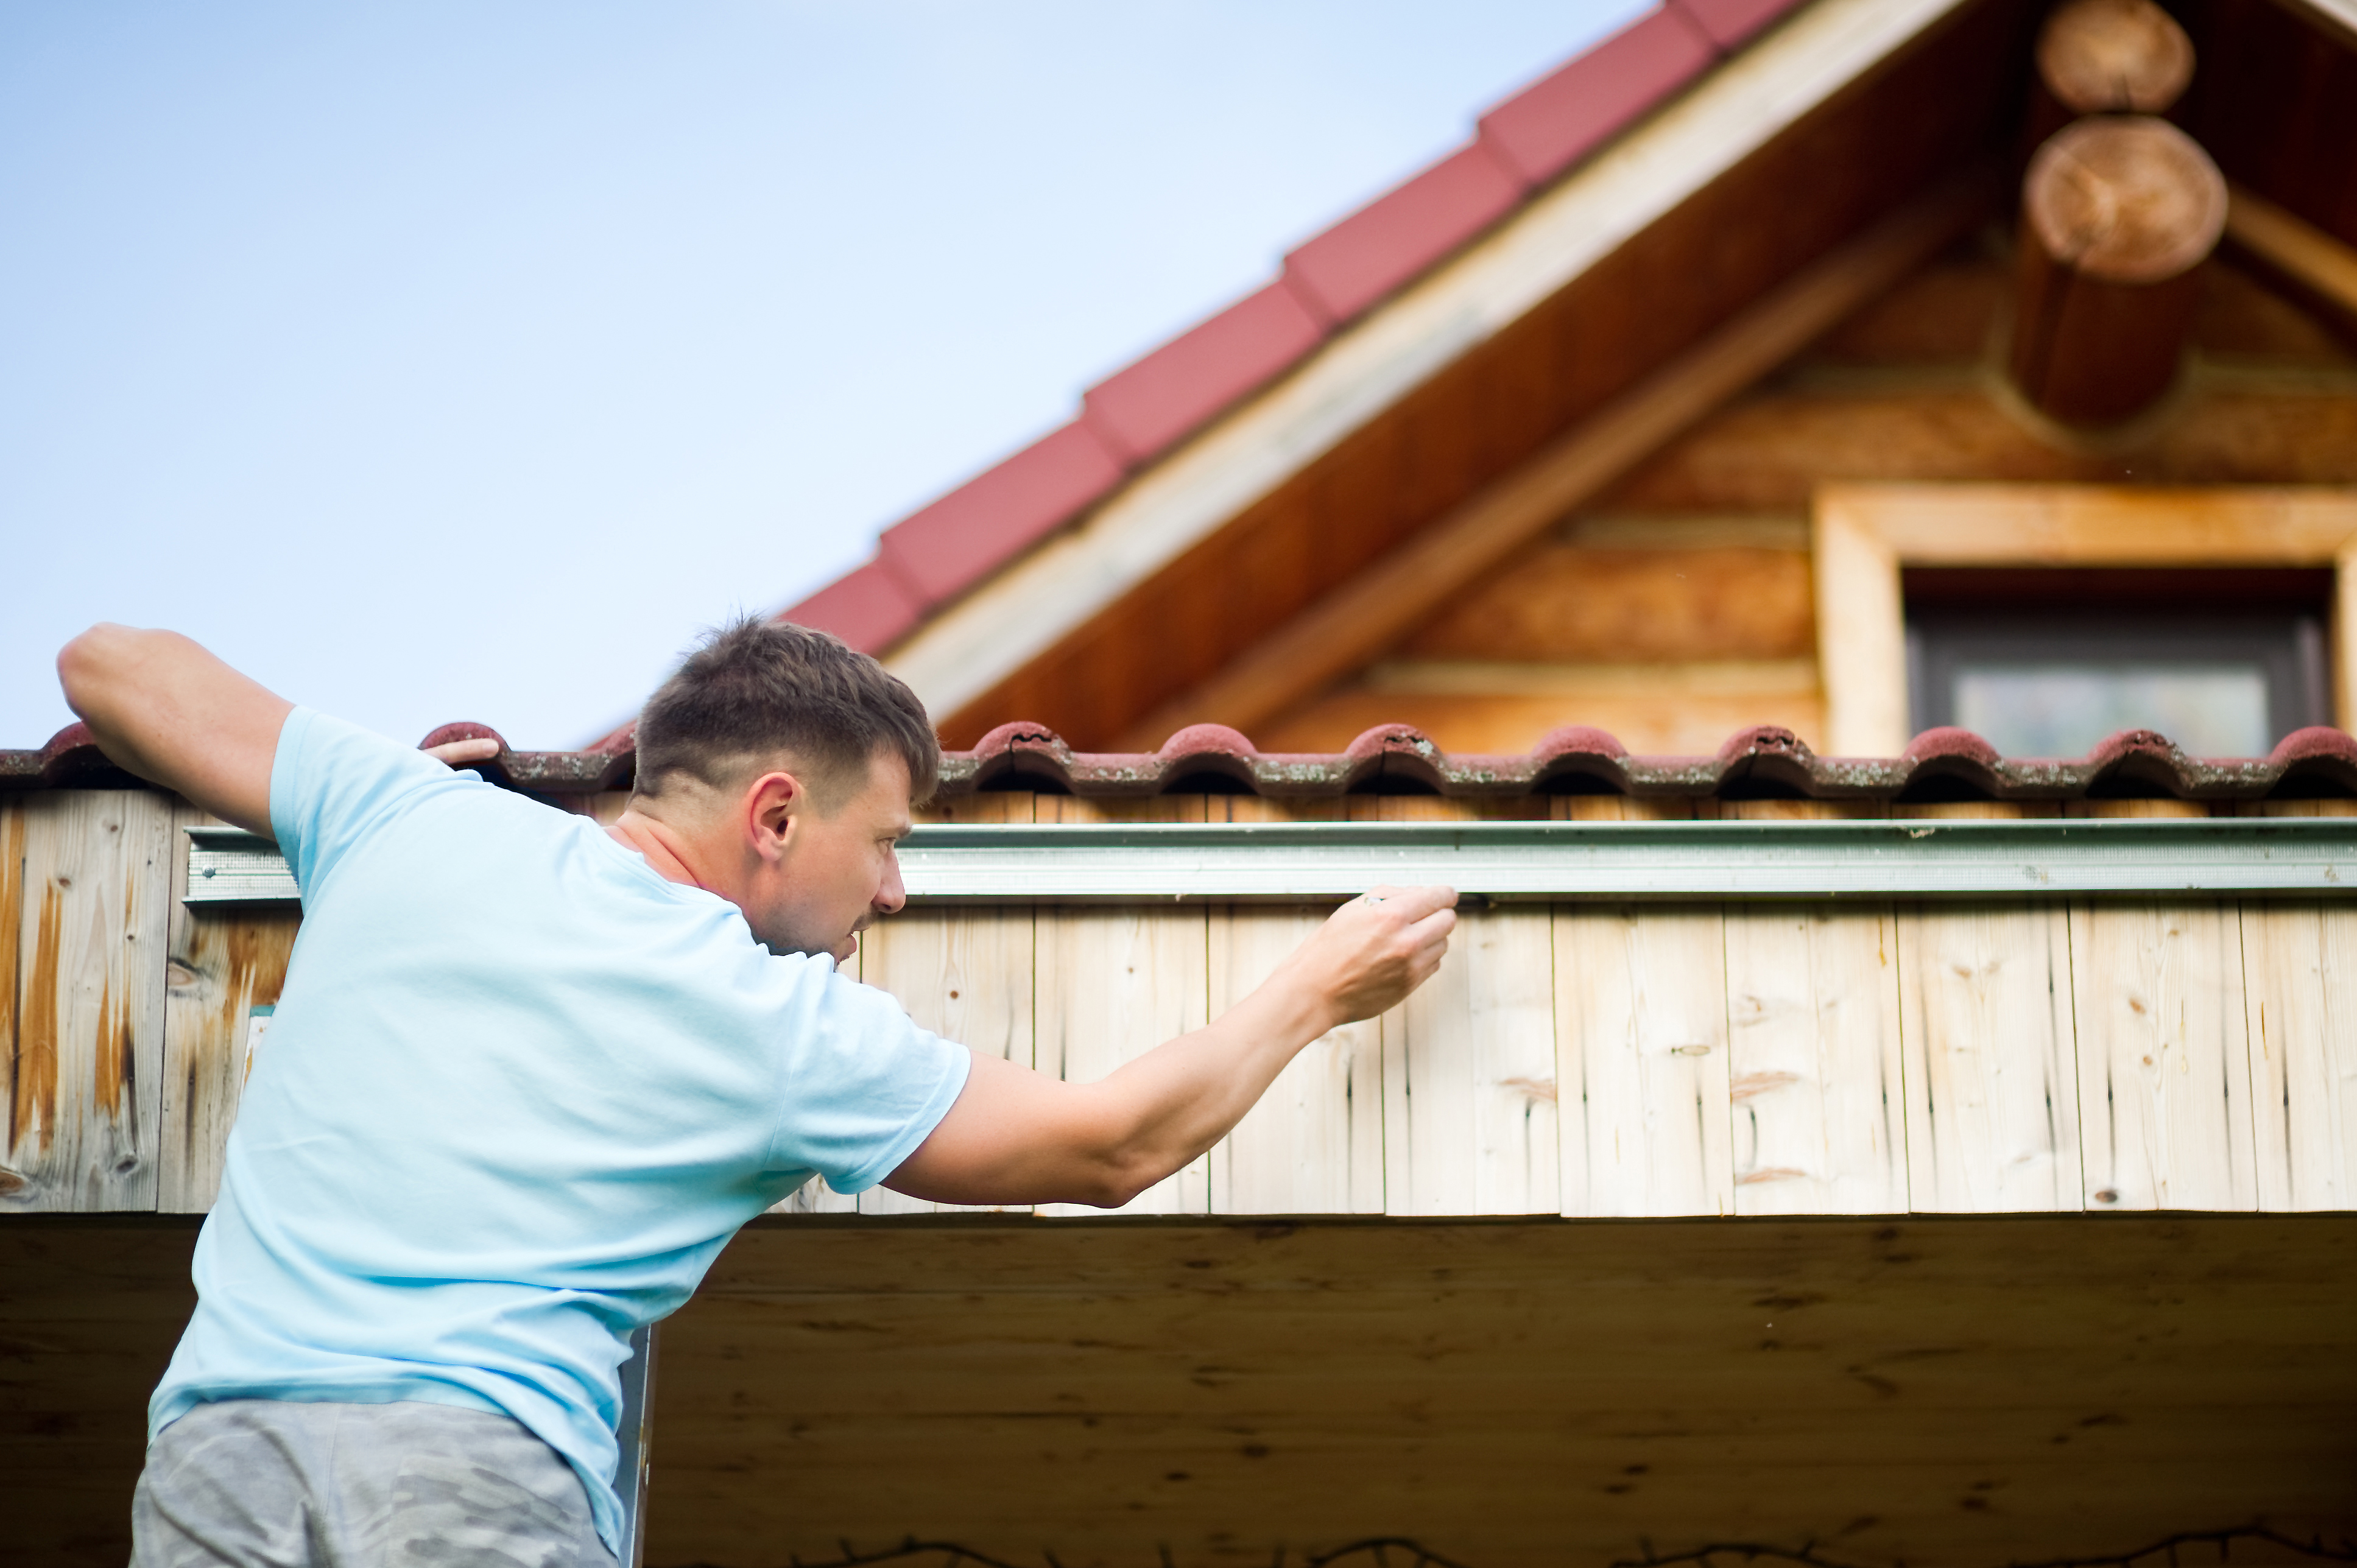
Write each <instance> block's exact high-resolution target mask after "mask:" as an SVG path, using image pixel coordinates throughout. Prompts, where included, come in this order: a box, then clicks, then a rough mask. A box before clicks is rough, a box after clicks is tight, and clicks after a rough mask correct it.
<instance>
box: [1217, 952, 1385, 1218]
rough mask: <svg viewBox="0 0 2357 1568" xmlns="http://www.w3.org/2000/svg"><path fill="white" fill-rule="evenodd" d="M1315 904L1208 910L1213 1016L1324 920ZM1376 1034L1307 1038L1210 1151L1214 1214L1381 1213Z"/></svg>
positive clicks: (1353, 1028) (1369, 1025)
mask: <svg viewBox="0 0 2357 1568" xmlns="http://www.w3.org/2000/svg"><path fill="white" fill-rule="evenodd" d="M1326 914H1327V912H1326V911H1325V910H1324V909H1322V908H1259V907H1251V906H1244V907H1228V908H1215V909H1213V910H1212V911H1211V933H1210V940H1211V1016H1212V1017H1214V1018H1216V1017H1218V1016H1219V1015H1221V1014H1222V1013H1224V1012H1226V1011H1227V1010H1228V1009H1229V1008H1231V1007H1232V1006H1234V1005H1235V1004H1237V1003H1239V1002H1241V1001H1243V999H1244V998H1245V997H1246V996H1248V995H1250V994H1251V993H1252V992H1253V990H1254V988H1255V987H1256V986H1258V985H1259V984H1260V983H1261V982H1262V981H1264V980H1265V979H1267V978H1268V976H1269V975H1270V974H1271V973H1272V972H1275V969H1276V966H1277V965H1278V964H1280V963H1282V962H1284V961H1285V960H1286V957H1287V956H1288V955H1290V954H1291V953H1292V951H1293V950H1294V949H1295V948H1297V947H1299V946H1300V945H1301V943H1302V942H1303V941H1304V940H1306V939H1307V938H1308V936H1309V935H1310V933H1312V932H1314V931H1315V930H1317V929H1318V927H1319V926H1320V925H1321V924H1323V923H1324V922H1325V919H1326ZM1211 1212H1212V1213H1214V1214H1381V1213H1382V1212H1383V1031H1382V1026H1381V1025H1380V1023H1379V1022H1378V1021H1377V1020H1374V1019H1369V1020H1367V1021H1366V1022H1364V1023H1361V1024H1351V1025H1346V1026H1343V1027H1341V1028H1340V1029H1337V1030H1335V1031H1334V1032H1333V1033H1331V1034H1329V1035H1325V1036H1320V1037H1319V1038H1318V1039H1316V1040H1313V1041H1311V1042H1310V1043H1309V1044H1308V1046H1307V1047H1303V1049H1302V1051H1301V1054H1300V1055H1298V1056H1297V1057H1295V1058H1293V1060H1292V1061H1291V1062H1290V1063H1288V1064H1287V1065H1286V1069H1285V1070H1284V1071H1283V1072H1280V1073H1279V1074H1277V1076H1276V1081H1275V1083H1273V1084H1271V1085H1270V1086H1269V1089H1268V1092H1267V1093H1266V1094H1264V1095H1263V1096H1261V1099H1260V1102H1259V1103H1258V1104H1256V1105H1254V1107H1253V1108H1252V1110H1250V1111H1248V1112H1245V1113H1244V1118H1243V1121H1242V1122H1238V1123H1237V1124H1236V1127H1235V1130H1234V1131H1233V1132H1232V1133H1229V1134H1228V1135H1227V1136H1226V1137H1225V1138H1223V1139H1222V1140H1221V1141H1220V1143H1219V1144H1218V1145H1217V1146H1216V1147H1214V1148H1213V1149H1212V1151H1211Z"/></svg>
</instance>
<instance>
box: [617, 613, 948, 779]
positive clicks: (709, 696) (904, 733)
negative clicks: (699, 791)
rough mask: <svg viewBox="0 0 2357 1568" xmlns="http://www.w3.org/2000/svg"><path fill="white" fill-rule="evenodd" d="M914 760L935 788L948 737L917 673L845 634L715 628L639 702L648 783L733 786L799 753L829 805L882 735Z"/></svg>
mask: <svg viewBox="0 0 2357 1568" xmlns="http://www.w3.org/2000/svg"><path fill="white" fill-rule="evenodd" d="M880 747H890V748H891V749H892V750H893V751H895V752H897V753H899V757H900V758H901V760H902V761H904V762H906V763H907V764H908V765H909V800H911V801H914V802H917V803H922V802H923V801H926V800H931V798H932V793H933V786H934V784H935V783H936V781H937V780H938V779H940V777H941V758H942V751H941V742H940V741H939V740H938V739H937V738H936V737H935V736H934V735H933V726H932V722H931V720H930V719H928V718H927V717H926V716H925V704H924V703H920V702H919V701H918V700H917V694H916V693H914V692H911V691H910V690H909V688H908V685H907V683H906V682H903V681H901V680H900V679H899V677H898V676H896V675H893V674H892V673H891V672H890V671H887V670H886V669H885V668H884V666H882V665H881V664H878V663H877V662H876V660H874V659H872V658H870V657H868V656H867V655H866V654H865V653H861V652H858V651H857V650H854V649H852V648H850V647H848V646H847V645H845V643H844V641H843V639H840V638H836V637H831V636H829V635H828V634H827V633H825V632H823V631H813V629H811V628H809V627H806V626H795V625H793V624H792V623H791V622H789V621H775V620H770V621H765V620H757V619H754V618H750V617H747V618H740V619H737V620H735V621H731V622H730V623H728V624H727V625H726V626H722V627H719V628H716V629H714V630H712V631H709V632H706V633H705V637H704V640H703V642H702V643H701V644H700V645H698V647H697V648H696V650H695V651H694V652H693V653H691V654H689V655H688V656H687V660H686V661H685V662H684V663H683V664H681V665H680V667H679V670H678V671H677V672H676V673H675V674H673V676H672V678H671V679H670V680H668V681H666V682H663V683H662V688H661V689H660V690H658V691H657V692H656V693H655V694H654V695H653V696H651V697H650V698H648V699H647V705H646V708H645V709H644V711H642V712H641V713H640V714H639V758H638V779H637V782H636V785H635V789H636V791H637V793H639V794H641V795H647V796H654V795H659V794H661V793H662V786H663V781H664V780H665V779H668V778H669V777H670V776H671V775H672V774H673V773H685V774H688V775H689V776H691V777H693V778H695V779H701V780H702V781H703V782H704V783H705V784H707V785H710V786H712V787H713V788H714V789H727V788H729V787H730V786H731V785H732V784H734V783H735V782H736V777H735V776H736V775H737V774H740V773H742V772H743V771H744V769H745V768H747V767H748V765H751V764H755V763H758V762H762V761H766V760H767V759H769V758H770V757H778V756H780V755H781V754H783V755H788V756H791V757H794V758H796V759H797V760H799V761H800V762H801V763H802V766H803V767H804V768H807V769H809V770H810V771H811V772H812V773H813V774H814V775H816V777H814V778H813V779H811V780H810V787H811V789H812V790H813V793H814V794H815V795H816V796H817V797H818V804H819V807H820V809H821V810H822V811H832V810H834V807H835V806H837V805H839V804H840V803H841V802H842V800H844V799H845V797H846V796H848V795H850V794H852V793H854V792H856V790H857V789H858V788H859V786H860V784H861V782H862V781H863V780H865V779H866V777H867V770H868V766H869V764H870V762H871V761H872V760H873V758H874V757H875V756H876V753H877V749H878V748H880Z"/></svg>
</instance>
